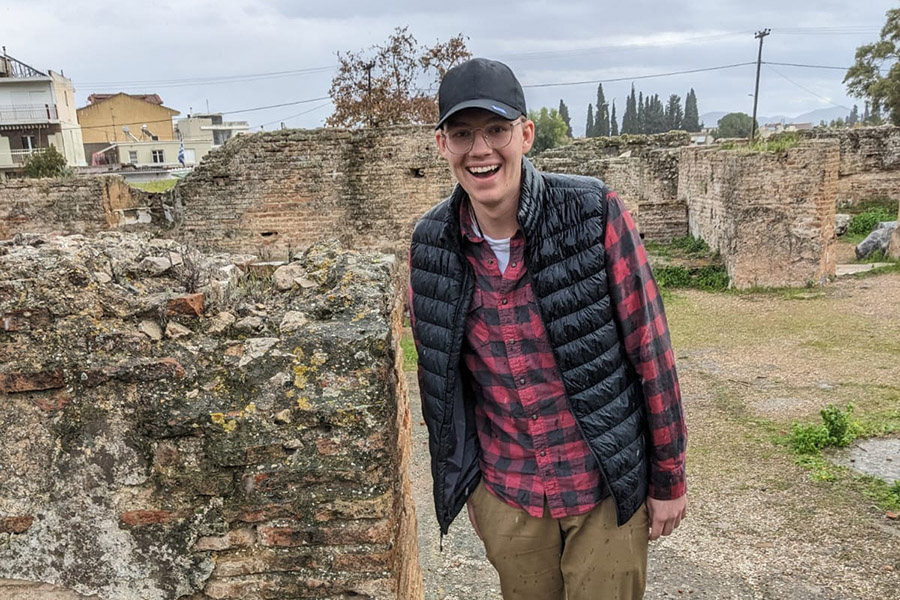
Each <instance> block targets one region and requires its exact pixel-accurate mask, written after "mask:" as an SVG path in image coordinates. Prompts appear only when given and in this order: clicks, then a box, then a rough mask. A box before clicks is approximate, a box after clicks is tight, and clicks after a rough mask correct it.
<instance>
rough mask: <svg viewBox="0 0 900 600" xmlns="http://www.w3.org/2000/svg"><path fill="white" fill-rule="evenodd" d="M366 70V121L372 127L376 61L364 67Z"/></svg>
mask: <svg viewBox="0 0 900 600" xmlns="http://www.w3.org/2000/svg"><path fill="white" fill-rule="evenodd" d="M363 68H364V69H365V70H366V120H367V121H368V125H369V127H371V126H372V69H374V68H375V61H374V60H373V61H372V62H370V63H366V64H364V65H363Z"/></svg>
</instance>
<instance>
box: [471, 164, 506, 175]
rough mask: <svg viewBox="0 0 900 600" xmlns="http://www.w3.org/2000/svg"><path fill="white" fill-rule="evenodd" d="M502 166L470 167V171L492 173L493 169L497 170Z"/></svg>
mask: <svg viewBox="0 0 900 600" xmlns="http://www.w3.org/2000/svg"><path fill="white" fill-rule="evenodd" d="M499 168H500V165H491V166H488V167H469V171H470V172H472V173H490V172H491V171H496V170H497V169H499Z"/></svg>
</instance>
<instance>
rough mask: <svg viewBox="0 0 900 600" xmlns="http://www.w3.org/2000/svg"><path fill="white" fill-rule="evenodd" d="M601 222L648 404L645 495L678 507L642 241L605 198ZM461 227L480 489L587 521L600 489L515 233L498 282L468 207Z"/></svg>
mask: <svg viewBox="0 0 900 600" xmlns="http://www.w3.org/2000/svg"><path fill="white" fill-rule="evenodd" d="M607 214H608V217H607V227H606V233H605V240H604V242H605V243H604V246H605V248H606V252H607V272H608V274H609V282H610V297H611V299H612V301H613V303H614V304H615V314H616V317H617V319H618V321H619V323H620V325H621V329H620V331H622V332H623V334H624V336H625V340H624V346H625V351H626V353H627V356H628V358H629V360H630V361H631V362H632V364H633V365H634V367H635V370H636V372H637V373H638V375H639V376H640V377H641V380H642V386H643V390H644V396H645V398H646V401H647V413H648V418H649V422H650V430H651V431H650V436H651V443H652V446H653V448H652V451H651V453H650V457H651V464H650V466H651V472H650V495H651V496H653V497H654V498H660V499H671V498H677V497H679V496H681V495H683V494H684V493H685V483H684V445H685V444H684V440H685V437H686V431H685V426H684V420H683V416H682V411H681V397H680V392H679V388H678V379H677V376H676V373H675V363H674V355H673V353H672V349H671V343H670V341H669V334H668V326H667V324H666V320H665V314H664V312H663V307H662V302H661V300H660V298H659V292H658V290H657V287H656V284H655V282H654V281H653V278H652V276H651V274H650V268H649V266H648V264H647V258H646V254H645V252H644V248H643V245H642V244H641V242H640V236H639V235H638V232H637V229H636V227H635V226H634V222H633V221H632V219H631V216H630V215H629V214H628V212H627V211H626V210H625V207H624V206H623V205H622V203H621V201H620V200H619V199H618V197H617V196H616V195H615V194H612V193H611V194H609V195H608V213H607ZM460 225H461V228H462V234H463V236H464V239H466V240H468V242H469V243H464V244H463V246H464V252H465V254H466V257H467V258H468V260H469V262H470V263H471V264H472V267H473V269H474V271H475V280H476V283H475V297H474V298H473V302H472V308H471V309H470V311H469V314H468V316H467V317H466V343H465V345H464V348H463V360H464V362H465V365H466V368H467V371H468V373H469V376H470V377H469V380H470V384H471V386H472V388H473V392H474V393H475V395H476V397H477V398H478V401H477V402H476V404H475V419H476V425H477V429H478V437H479V443H480V445H481V462H480V467H481V471H482V475H483V477H484V481H485V484H486V486H487V488H488V490H490V491H491V492H492V493H493V494H494V495H496V496H497V497H498V498H500V499H501V500H503V501H505V502H506V503H507V504H510V505H512V506H515V507H517V508H521V509H523V510H526V511H527V512H528V513H529V514H531V515H533V516H535V517H540V516H542V515H543V512H544V498H545V497H546V499H547V505H548V507H549V509H550V514H551V516H552V517H553V518H562V517H566V516H574V515H579V514H583V513H585V512H588V511H589V510H591V509H592V508H594V507H595V506H596V505H597V504H599V502H600V501H601V500H602V499H603V498H604V497H605V496H606V494H607V491H606V490H605V487H604V486H603V484H602V483H601V476H600V470H599V468H598V465H597V462H596V460H595V459H594V456H593V454H592V453H591V451H590V448H589V447H588V445H587V443H586V442H585V441H584V438H582V436H581V434H580V433H579V431H578V428H577V425H576V423H575V419H574V417H573V416H572V413H571V412H570V411H569V408H568V404H567V401H566V396H565V391H564V388H563V383H562V379H561V378H560V375H559V370H558V369H557V366H556V361H555V359H554V358H553V353H552V350H551V347H550V343H549V339H548V337H547V332H546V330H545V329H544V325H543V323H542V321H541V318H540V316H539V314H538V309H537V305H536V303H535V300H534V296H533V294H532V291H531V282H530V279H529V277H528V274H527V271H526V269H525V264H524V261H523V260H522V258H523V252H524V248H525V239H524V237H523V235H522V232H521V231H519V232H517V233H516V235H515V236H513V238H512V239H511V240H510V257H509V264H508V266H507V268H506V271H505V272H504V273H503V274H501V273H500V269H499V266H498V265H497V259H496V257H495V256H494V253H493V251H492V250H491V248H490V246H489V245H488V242H487V241H486V240H484V238H482V237H481V236H479V235H478V234H477V233H476V230H475V228H474V227H473V222H472V218H471V216H470V213H469V209H468V206H467V205H466V204H465V203H464V204H463V206H462V207H461V210H460ZM662 382H666V383H665V384H662Z"/></svg>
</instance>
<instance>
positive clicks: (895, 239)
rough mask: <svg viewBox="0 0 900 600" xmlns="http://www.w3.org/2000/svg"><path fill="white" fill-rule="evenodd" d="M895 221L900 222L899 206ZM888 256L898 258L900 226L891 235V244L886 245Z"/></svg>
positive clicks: (899, 257)
mask: <svg viewBox="0 0 900 600" xmlns="http://www.w3.org/2000/svg"><path fill="white" fill-rule="evenodd" d="M897 223H898V224H900V207H898V209H897ZM888 256H890V257H891V258H894V259H900V226H898V227H897V229H895V230H894V233H893V234H892V235H891V244H890V246H888Z"/></svg>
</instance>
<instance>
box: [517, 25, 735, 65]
mask: <svg viewBox="0 0 900 600" xmlns="http://www.w3.org/2000/svg"><path fill="white" fill-rule="evenodd" d="M746 33H747V32H746V31H740V32H737V31H735V32H726V33H718V34H714V35H705V36H695V37H691V38H683V39H680V40H668V41H662V40H661V41H658V42H653V41H650V42H632V43H628V44H603V45H600V46H592V47H589V48H576V49H572V50H546V51H543V52H521V53H517V54H506V55H500V56H499V58H502V59H504V60H509V61H525V60H536V59H542V58H554V57H558V56H581V55H585V54H599V53H601V52H609V51H628V50H642V49H645V48H666V47H670V46H682V45H691V44H694V43H700V42H705V41H708V40H714V39H722V38H728V37H737V36H740V35H744V34H746Z"/></svg>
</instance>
